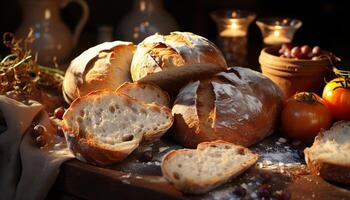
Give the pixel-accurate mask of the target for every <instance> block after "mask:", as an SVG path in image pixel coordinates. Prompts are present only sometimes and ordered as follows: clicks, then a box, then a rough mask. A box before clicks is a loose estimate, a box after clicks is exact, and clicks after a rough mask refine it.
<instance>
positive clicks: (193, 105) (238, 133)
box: [172, 67, 282, 148]
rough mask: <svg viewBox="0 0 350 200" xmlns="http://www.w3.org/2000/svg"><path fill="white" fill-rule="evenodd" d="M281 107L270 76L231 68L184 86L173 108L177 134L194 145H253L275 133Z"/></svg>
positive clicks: (187, 143) (280, 101)
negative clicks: (210, 142)
mask: <svg viewBox="0 0 350 200" xmlns="http://www.w3.org/2000/svg"><path fill="white" fill-rule="evenodd" d="M281 106H282V93H281V91H280V90H279V88H278V87H277V86H276V85H275V84H274V83H273V82H272V81H271V80H270V79H268V78H266V77H265V76H263V75H262V74H261V73H259V72H256V71H253V70H250V69H247V68H241V67H234V68H230V70H229V71H227V72H221V73H218V74H217V75H215V76H213V77H211V78H207V79H203V80H200V81H196V82H191V83H189V84H188V85H186V86H185V87H183V88H182V89H181V91H180V93H179V94H178V96H177V98H176V100H175V103H174V106H173V109H172V112H173V115H174V117H175V123H174V125H175V127H174V133H173V135H174V137H175V139H176V140H177V141H178V142H179V143H180V144H182V145H184V146H186V147H191V148H195V147H196V146H197V144H199V143H201V142H205V141H214V140H224V141H228V142H232V143H234V144H239V145H242V146H250V145H252V144H255V143H257V142H258V141H260V140H262V139H263V138H265V137H266V136H268V135H270V134H271V133H272V132H273V130H274V128H275V126H276V124H277V120H278V118H279V114H280V110H281Z"/></svg>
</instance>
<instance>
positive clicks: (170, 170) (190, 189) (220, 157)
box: [161, 141, 259, 194]
mask: <svg viewBox="0 0 350 200" xmlns="http://www.w3.org/2000/svg"><path fill="white" fill-rule="evenodd" d="M258 158H259V156H258V155H257V154H255V153H252V152H251V151H250V150H249V149H247V148H245V147H242V146H238V145H234V144H232V143H228V142H224V141H214V142H203V143H200V144H198V146H197V149H195V150H193V149H179V150H173V151H171V152H169V153H168V154H167V155H165V156H164V158H163V160H162V164H161V169H162V173H163V176H164V177H165V178H166V179H167V180H168V181H169V182H171V183H173V184H174V186H175V187H176V188H177V189H178V190H181V191H183V192H184V193H191V194H202V193H205V192H208V191H210V190H212V189H214V188H216V187H218V186H219V185H221V184H223V183H225V182H227V181H228V180H230V179H231V178H233V177H236V176H238V175H239V174H241V173H242V172H244V171H245V170H247V169H248V168H250V167H251V166H252V165H254V164H255V163H256V161H257V160H258Z"/></svg>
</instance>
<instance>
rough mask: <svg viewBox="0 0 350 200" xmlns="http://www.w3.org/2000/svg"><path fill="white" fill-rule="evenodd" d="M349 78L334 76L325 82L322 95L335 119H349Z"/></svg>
mask: <svg viewBox="0 0 350 200" xmlns="http://www.w3.org/2000/svg"><path fill="white" fill-rule="evenodd" d="M349 81H350V79H346V78H336V79H334V80H332V81H331V82H329V83H327V85H326V87H325V88H324V90H323V94H322V97H323V99H324V100H325V102H326V105H327V106H328V108H329V109H330V110H331V112H332V115H333V117H334V118H335V119H336V120H350V83H349Z"/></svg>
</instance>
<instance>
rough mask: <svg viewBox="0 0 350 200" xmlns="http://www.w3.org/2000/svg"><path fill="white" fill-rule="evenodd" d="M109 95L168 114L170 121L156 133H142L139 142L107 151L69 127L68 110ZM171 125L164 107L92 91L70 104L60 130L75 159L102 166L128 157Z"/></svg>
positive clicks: (128, 143) (135, 141)
mask: <svg viewBox="0 0 350 200" xmlns="http://www.w3.org/2000/svg"><path fill="white" fill-rule="evenodd" d="M110 94H115V95H118V96H121V97H122V98H124V99H125V101H127V102H128V104H133V103H138V104H140V105H143V106H144V108H145V109H146V110H147V109H152V110H156V111H157V112H165V113H167V114H168V116H169V119H170V121H169V123H168V124H166V125H163V126H162V127H158V130H157V131H154V130H150V131H148V132H146V133H144V135H143V136H142V137H141V138H140V139H139V140H138V139H135V140H132V141H129V142H124V143H125V144H124V145H122V146H120V148H119V149H108V148H106V147H103V146H101V145H99V144H97V143H96V141H94V139H93V138H88V137H85V134H84V133H82V132H81V131H80V130H79V128H77V127H72V126H70V125H69V122H70V120H72V116H71V115H72V113H73V112H70V110H74V109H75V107H76V106H78V105H79V104H80V103H81V102H82V101H85V100H88V99H91V98H99V97H102V96H103V95H110ZM172 124H173V117H172V115H171V110H170V109H169V108H167V107H165V106H162V107H161V106H159V105H156V104H144V103H142V102H139V101H137V100H135V99H132V98H131V97H129V96H127V95H125V94H121V93H118V94H116V93H115V92H113V91H109V90H99V91H93V92H91V93H89V94H87V95H85V96H82V97H78V98H77V99H75V100H74V101H73V102H72V103H71V105H70V107H69V108H68V110H67V111H66V113H65V114H64V117H63V124H62V129H63V131H64V133H65V137H66V140H67V143H68V146H69V148H70V149H71V151H72V152H73V154H74V155H75V156H76V158H78V159H79V160H82V161H86V162H89V163H91V164H95V165H101V166H103V165H109V164H112V163H115V162H119V161H122V160H123V159H124V158H125V157H127V156H128V155H130V154H131V153H132V152H133V150H135V149H136V148H137V147H138V146H139V143H141V142H142V141H152V140H155V139H158V138H160V137H161V136H162V135H163V134H164V133H165V132H166V131H167V130H168V129H169V128H170V127H171V126H172Z"/></svg>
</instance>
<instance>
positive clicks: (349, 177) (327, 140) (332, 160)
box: [304, 121, 350, 184]
mask: <svg viewBox="0 0 350 200" xmlns="http://www.w3.org/2000/svg"><path fill="white" fill-rule="evenodd" d="M349 127H350V122H349V121H338V122H336V123H334V124H333V126H332V127H331V128H330V129H329V130H321V131H320V133H319V134H318V135H317V136H316V138H315V141H314V143H313V144H312V146H311V147H309V148H306V149H305V150H304V154H305V161H306V163H307V166H308V168H309V169H310V171H311V172H312V173H313V174H315V175H317V176H320V177H322V178H323V179H325V180H329V181H334V182H339V183H344V184H350V165H349V164H348V162H347V161H346V160H342V156H347V155H346V154H345V152H347V149H348V148H347V145H348V141H344V138H347V137H348V133H349V132H348V130H349V129H348V128H349ZM339 142H340V143H339ZM328 145H331V146H328ZM333 146H344V147H343V148H340V147H337V148H339V149H337V150H335V149H332V147H333ZM340 151H345V152H340ZM344 154H345V155H344Z"/></svg>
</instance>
